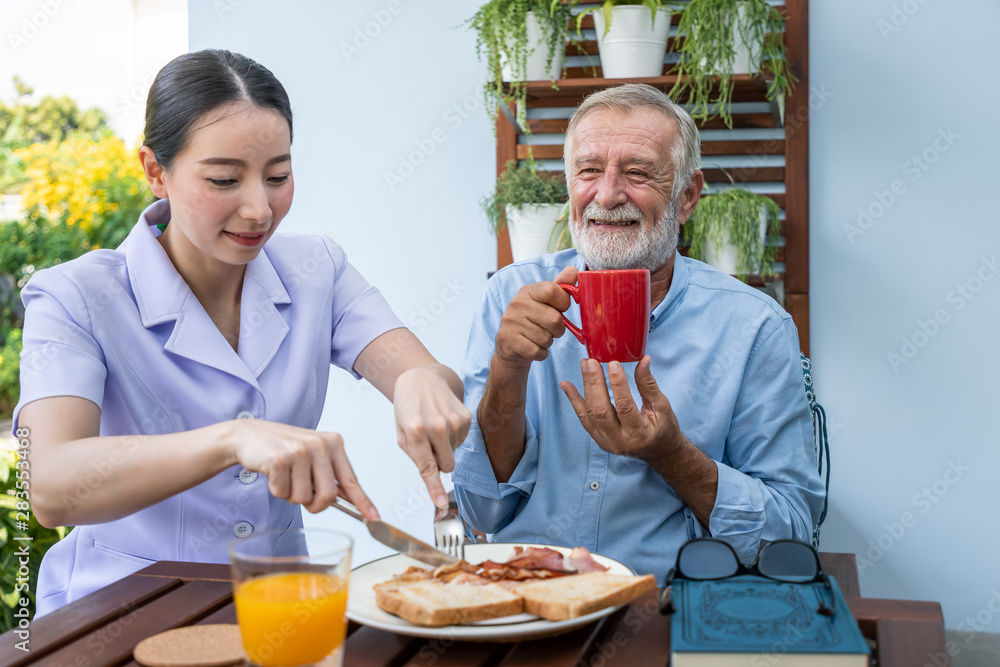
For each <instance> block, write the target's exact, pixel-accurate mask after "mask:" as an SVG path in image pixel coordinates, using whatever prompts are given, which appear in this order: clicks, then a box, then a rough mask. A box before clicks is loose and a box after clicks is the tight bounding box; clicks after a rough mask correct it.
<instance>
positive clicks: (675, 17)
mask: <svg viewBox="0 0 1000 667" xmlns="http://www.w3.org/2000/svg"><path fill="white" fill-rule="evenodd" d="M570 1H571V0H562V4H564V5H568V4H569V3H570ZM581 4H588V3H581ZM775 9H777V10H779V11H784V9H785V6H784V5H775ZM680 22H681V15H680V14H679V13H677V12H674V13H672V14H671V15H670V25H672V26H676V25H679V24H680ZM570 27H571V28H572V29H573V30H576V17H575V16H574V17H573V19H572V22H571V24H570ZM580 30H594V15H593V14H592V13H591V14H587V15H586V16H584V17H583V20H582V21H581V22H580Z"/></svg>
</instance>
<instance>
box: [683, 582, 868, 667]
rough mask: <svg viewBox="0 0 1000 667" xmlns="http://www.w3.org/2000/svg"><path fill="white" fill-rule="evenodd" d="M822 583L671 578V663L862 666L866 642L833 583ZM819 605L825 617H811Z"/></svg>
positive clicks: (864, 665) (693, 665) (719, 666)
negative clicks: (828, 613) (827, 613)
mask: <svg viewBox="0 0 1000 667" xmlns="http://www.w3.org/2000/svg"><path fill="white" fill-rule="evenodd" d="M830 585H831V589H830V590H827V589H826V587H825V586H824V585H823V584H821V583H810V584H792V583H783V582H779V581H773V580H771V579H765V578H764V577H757V576H753V575H742V576H739V577H731V578H729V579H720V580H716V581H690V580H687V579H675V580H674V586H673V591H672V595H673V600H674V605H675V607H676V608H677V611H676V612H675V613H674V615H673V619H672V620H671V624H670V650H671V665H673V667H799V666H800V665H803V666H808V667H867V666H868V664H869V657H870V651H869V648H868V643H867V642H866V641H865V638H864V636H863V635H862V634H861V630H860V629H859V628H858V624H857V622H856V621H855V620H854V617H853V616H852V615H851V610H850V609H849V608H848V606H847V602H846V601H845V600H844V596H843V595H842V594H841V592H840V588H838V587H837V582H836V581H834V579H833V577H830ZM831 593H832V595H831ZM821 602H822V603H823V604H824V605H825V606H826V607H829V608H832V609H833V610H834V614H833V617H830V616H824V615H823V614H820V613H818V612H817V611H816V610H817V608H818V607H819V605H820V603H821Z"/></svg>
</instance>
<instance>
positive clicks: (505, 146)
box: [496, 105, 517, 269]
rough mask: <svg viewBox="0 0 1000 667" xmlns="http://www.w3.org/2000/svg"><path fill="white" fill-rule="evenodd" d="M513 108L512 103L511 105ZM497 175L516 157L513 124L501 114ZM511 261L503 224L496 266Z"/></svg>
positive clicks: (499, 266) (501, 266) (498, 132)
mask: <svg viewBox="0 0 1000 667" xmlns="http://www.w3.org/2000/svg"><path fill="white" fill-rule="evenodd" d="M511 109H512V110H513V105H511ZM496 129H497V176H498V177H499V176H500V174H502V173H503V171H504V169H506V168H507V162H508V161H509V160H516V159H517V132H516V131H515V129H514V126H513V125H511V124H510V122H508V121H507V118H505V117H504V116H503V115H501V114H497V126H496ZM511 261H513V254H512V253H511V250H510V235H509V234H508V233H507V227H506V226H504V228H503V229H501V230H500V231H499V232H497V268H498V269H500V268H503V267H505V266H507V265H508V264H510V263H511Z"/></svg>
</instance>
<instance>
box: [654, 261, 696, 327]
mask: <svg viewBox="0 0 1000 667" xmlns="http://www.w3.org/2000/svg"><path fill="white" fill-rule="evenodd" d="M687 288H688V259H687V258H686V257H684V256H683V255H681V254H680V253H679V252H677V251H676V250H675V251H674V275H673V276H671V278H670V289H669V290H667V295H666V296H665V297H663V301H661V302H660V303H658V304H656V308H654V309H653V312H652V313H650V314H649V321H650V325H649V330H650V331H652V330H653V329H655V328H656V327H658V326H659V325H660V324H661V323H662V322H663V321H664V320H665V319H666V318H667V315H668V314H669V313H670V312H672V311H673V310H674V308H676V307H677V304H678V303H680V300H681V296H683V295H684V292H686V291H687Z"/></svg>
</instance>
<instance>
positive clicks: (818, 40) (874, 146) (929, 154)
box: [810, 0, 1000, 632]
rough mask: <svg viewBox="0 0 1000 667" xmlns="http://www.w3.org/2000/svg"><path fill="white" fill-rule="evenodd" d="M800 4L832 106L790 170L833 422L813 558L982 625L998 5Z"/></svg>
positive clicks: (996, 240)
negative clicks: (805, 155) (846, 558)
mask: <svg viewBox="0 0 1000 667" xmlns="http://www.w3.org/2000/svg"><path fill="white" fill-rule="evenodd" d="M810 4H811V5H812V7H811V36H812V49H811V54H810V55H811V59H812V64H811V77H812V82H813V84H814V85H817V86H825V87H826V88H827V89H828V91H829V92H830V93H831V94H832V97H831V98H830V100H829V101H828V102H827V103H826V104H825V105H823V106H822V107H821V108H820V109H818V110H816V111H815V112H814V113H813V116H812V144H811V151H812V152H811V158H812V159H811V165H810V169H811V173H810V181H811V193H812V200H811V203H812V210H811V215H812V229H811V232H812V234H811V237H810V240H811V250H810V251H811V267H812V275H811V297H810V300H811V304H812V320H811V330H812V356H813V359H814V360H815V362H816V373H815V375H816V382H817V392H818V394H819V399H820V401H821V402H822V403H824V404H825V405H826V408H827V409H828V411H829V413H830V416H831V419H832V422H833V423H834V424H835V425H836V426H835V428H834V432H833V434H832V435H831V446H832V450H833V488H832V492H831V495H832V507H831V516H830V518H829V521H828V524H827V526H826V529H825V531H824V535H823V537H824V540H823V548H825V549H828V550H842V551H853V552H856V553H857V554H859V557H863V558H864V559H865V561H862V577H861V586H862V591H863V593H864V594H865V595H868V596H874V597H899V598H914V599H931V600H940V601H941V602H942V603H943V606H944V611H945V620H946V623H947V625H948V627H951V628H956V627H957V628H960V629H973V627H974V625H978V626H980V627H982V628H983V629H985V630H987V631H990V632H1000V616H998V614H997V613H995V612H996V611H997V610H1000V607H998V603H1000V593H998V592H997V591H1000V568H998V567H997V563H998V552H1000V537H998V535H997V526H998V521H997V519H996V506H997V495H996V494H997V488H998V487H997V471H998V468H1000V466H998V464H1000V449H998V447H997V441H998V438H997V410H996V407H995V402H996V398H997V396H998V391H997V388H996V385H995V382H994V381H995V376H996V372H997V368H998V364H1000V353H998V349H997V345H996V337H997V334H996V331H997V329H998V325H1000V316H998V313H1000V278H998V279H996V280H993V278H996V277H997V272H998V271H1000V266H998V265H997V261H998V258H1000V226H998V225H997V213H996V211H995V210H993V207H992V206H991V205H989V204H988V197H989V196H990V195H989V193H990V192H992V191H994V189H995V188H996V184H995V182H994V181H995V178H994V173H995V169H994V167H992V166H991V165H992V164H993V163H994V162H995V153H996V141H995V132H994V131H993V130H991V129H990V125H989V120H990V115H991V110H992V109H995V108H996V107H997V104H998V103H1000V92H998V90H997V88H996V86H995V85H993V82H992V78H991V75H990V74H988V73H990V72H996V71H997V68H998V67H1000V46H998V43H997V41H996V39H995V35H994V32H995V28H996V26H997V25H1000V5H998V4H997V3H996V2H995V1H994V0H957V1H956V0H952V1H950V2H943V1H941V0H919V2H918V1H917V0H905V1H900V0H893V1H891V2H890V1H889V0H877V1H873V0H840V1H839V2H835V3H829V2H813V3H810ZM914 156H916V158H915V157H914ZM918 160H919V161H920V163H921V164H922V165H923V166H921V164H918ZM894 183H895V189H896V194H893V193H892V188H893V184H894ZM887 191H888V194H887ZM880 199H881V200H883V201H880ZM859 207H860V208H862V209H863V210H866V211H868V212H869V215H870V216H871V218H870V220H869V219H867V218H866V219H862V220H861V222H860V223H859V217H860V213H859V212H858V208H859ZM962 290H966V291H967V292H966V294H963V292H962ZM935 317H937V318H938V322H935V321H934V320H935ZM904 339H907V340H908V341H909V342H908V343H904ZM911 346H912V347H911ZM890 354H894V355H898V356H897V357H890ZM925 490H926V491H925ZM925 493H926V495H925ZM904 520H905V521H904ZM906 524H909V525H906ZM977 615H978V620H974V621H973V622H972V623H970V622H968V621H967V620H966V619H967V617H972V618H973V619H976V617H977Z"/></svg>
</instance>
